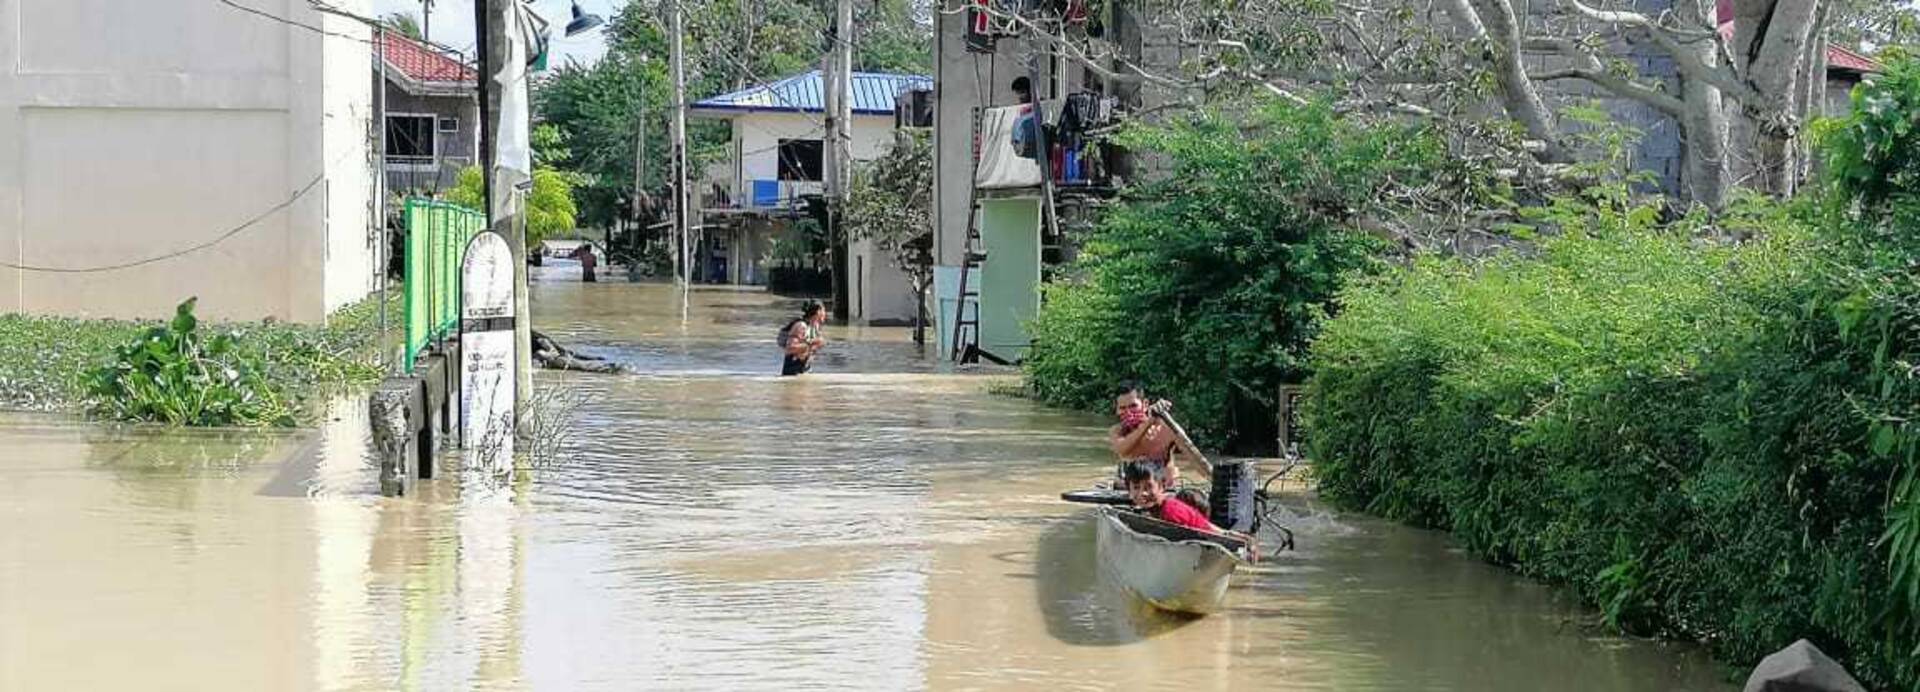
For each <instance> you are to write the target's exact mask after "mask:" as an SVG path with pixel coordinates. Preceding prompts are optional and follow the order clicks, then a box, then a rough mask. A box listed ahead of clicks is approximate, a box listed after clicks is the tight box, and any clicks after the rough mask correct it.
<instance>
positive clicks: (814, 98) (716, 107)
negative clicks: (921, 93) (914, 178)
mask: <svg viewBox="0 0 1920 692" xmlns="http://www.w3.org/2000/svg"><path fill="white" fill-rule="evenodd" d="M823 85H824V80H822V79H821V78H820V71H819V70H814V71H812V72H807V73H803V74H797V75H794V76H792V77H788V78H786V79H782V80H778V81H775V82H772V83H770V84H762V85H759V86H755V87H748V88H746V89H741V90H740V91H736V92H733V93H731V94H722V95H719V96H715V97H713V98H710V99H706V100H704V101H698V102H696V103H694V104H693V106H692V107H693V109H694V110H702V111H733V112H751V111H789V112H802V111H804V112H812V113H820V112H824V111H825V110H826V108H825V106H824V105H823V104H824V103H825V102H826V96H825V92H824V90H823V89H822V87H823ZM913 87H924V88H928V89H931V88H933V78H932V77H922V76H919V75H905V74H887V73H883V72H855V73H853V112H855V113H865V114H869V115H885V114H889V113H892V112H893V100H894V97H895V96H897V95H899V94H900V92H902V91H906V90H908V89H910V88H913Z"/></svg>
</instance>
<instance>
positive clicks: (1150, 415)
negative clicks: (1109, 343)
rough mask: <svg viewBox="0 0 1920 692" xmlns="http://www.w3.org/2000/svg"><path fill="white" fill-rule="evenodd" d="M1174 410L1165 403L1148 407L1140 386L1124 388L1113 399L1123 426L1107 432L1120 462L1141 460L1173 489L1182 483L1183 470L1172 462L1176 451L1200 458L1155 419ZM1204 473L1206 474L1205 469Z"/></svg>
mask: <svg viewBox="0 0 1920 692" xmlns="http://www.w3.org/2000/svg"><path fill="white" fill-rule="evenodd" d="M1172 408H1173V403H1172V402H1169V401H1167V400H1166V399H1160V400H1157V401H1154V402H1153V403H1152V404H1148V403H1147V398H1146V396H1145V395H1143V394H1142V393H1141V392H1140V387H1139V386H1138V385H1132V384H1129V385H1123V386H1121V387H1120V390H1119V392H1117V393H1116V394H1115V395H1114V397H1113V414H1114V415H1115V416H1118V417H1119V418H1120V422H1119V423H1118V424H1116V425H1114V426H1113V427H1112V428H1108V429H1107V445H1108V446H1109V447H1111V448H1113V453H1114V455H1115V456H1118V457H1120V460H1121V461H1135V460H1140V461H1144V462H1147V463H1148V464H1150V465H1152V466H1153V468H1154V472H1155V474H1156V475H1158V476H1159V478H1160V483H1161V485H1163V486H1164V487H1168V488H1172V487H1175V486H1177V485H1178V484H1179V482H1180V468H1179V467H1178V466H1177V465H1175V463H1174V460H1173V453H1174V451H1176V450H1178V451H1179V452H1180V454H1181V456H1184V457H1187V458H1189V459H1198V458H1199V455H1198V454H1196V453H1195V452H1194V451H1193V450H1192V449H1187V448H1186V445H1185V444H1183V443H1182V442H1180V436H1179V435H1176V434H1174V432H1173V428H1172V426H1169V425H1167V423H1166V421H1164V420H1161V419H1160V417H1158V416H1156V415H1154V414H1155V413H1156V412H1158V413H1165V412H1167V411H1168V410H1170V409H1172ZM1201 473H1203V474H1204V473H1206V471H1205V469H1202V470H1201Z"/></svg>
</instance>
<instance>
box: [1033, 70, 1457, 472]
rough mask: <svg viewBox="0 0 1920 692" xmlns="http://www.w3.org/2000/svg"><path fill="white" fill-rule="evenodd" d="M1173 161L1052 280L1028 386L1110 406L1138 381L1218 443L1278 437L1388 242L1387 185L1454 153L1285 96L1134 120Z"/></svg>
mask: <svg viewBox="0 0 1920 692" xmlns="http://www.w3.org/2000/svg"><path fill="white" fill-rule="evenodd" d="M1121 143H1122V144H1123V145H1125V146H1127V147H1129V148H1132V149H1135V150H1141V151H1152V152H1154V153H1155V155H1156V156H1159V157H1161V158H1162V159H1163V161H1162V163H1163V164H1164V170H1165V172H1166V175H1165V176H1164V177H1162V178H1160V179H1157V180H1154V181H1150V182H1147V183H1144V184H1141V185H1139V186H1137V187H1135V188H1132V189H1129V190H1128V191H1127V193H1126V195H1125V196H1124V198H1123V199H1122V201H1121V203H1120V204H1118V205H1116V207H1115V208H1114V209H1112V210H1111V211H1110V212H1109V213H1108V214H1107V215H1106V216H1105V217H1104V218H1103V219H1102V220H1101V222H1100V224H1099V225H1098V226H1097V227H1096V228H1095V229H1094V230H1093V231H1092V233H1091V235H1090V237H1089V238H1087V239H1086V241H1085V243H1084V246H1083V251H1082V253H1081V255H1080V256H1079V258H1078V259H1077V261H1076V262H1075V263H1074V264H1073V265H1072V266H1070V267H1068V269H1067V271H1066V272H1065V278H1064V279H1062V280H1061V281H1058V282H1056V283H1055V284H1053V285H1051V286H1049V287H1048V290H1047V293H1046V301H1045V303H1044V305H1043V307H1042V309H1041V311H1040V315H1039V317H1038V318H1037V319H1036V320H1035V321H1034V323H1033V324H1032V325H1030V329H1031V332H1032V334H1033V349H1032V351H1031V353H1030V355H1029V357H1028V359H1027V361H1026V363H1025V373H1026V382H1027V386H1028V388H1029V389H1030V390H1031V391H1032V392H1033V393H1034V394H1035V395H1037V396H1038V397H1039V398H1041V399H1042V400H1045V401H1049V402H1052V403H1056V404H1063V405H1068V406H1074V407H1083V408H1092V409H1095V410H1102V409H1105V408H1106V407H1108V406H1109V405H1110V404H1109V396H1110V390H1111V388H1112V387H1113V385H1115V384H1117V383H1118V382H1120V381H1123V380H1137V381H1139V382H1141V383H1142V384H1144V385H1145V386H1146V387H1147V388H1148V389H1149V390H1150V391H1152V392H1154V393H1156V394H1164V395H1166V396H1169V397H1172V398H1174V399H1176V400H1177V401H1178V403H1179V407H1180V410H1181V411H1182V412H1184V413H1185V414H1186V415H1184V416H1183V419H1184V420H1186V422H1188V423H1189V424H1190V425H1191V426H1192V428H1191V431H1192V432H1193V433H1195V435H1196V436H1197V437H1199V438H1201V439H1208V440H1210V441H1212V442H1215V443H1227V444H1239V445H1242V446H1254V445H1259V444H1270V442H1271V440H1272V439H1273V437H1272V435H1271V431H1272V429H1273V427H1272V426H1273V418H1274V416H1273V412H1274V406H1275V401H1274V399H1275V397H1276V394H1277V390H1278V385H1280V384H1281V383H1285V382H1297V381H1299V380H1300V379H1301V378H1302V377H1303V376H1304V372H1305V367H1304V365H1305V364H1304V357H1305V353H1306V346H1307V344H1308V343H1309V342H1310V341H1311V340H1312V339H1313V337H1314V335H1315V333H1316V332H1317V331H1318V329H1319V325H1320V323H1321V321H1322V320H1323V319H1324V317H1325V315H1326V314H1327V311H1328V301H1329V300H1330V299H1331V298H1332V297H1333V295H1334V292H1335V290H1337V288H1338V287H1339V286H1340V285H1341V282H1342V281H1344V280H1345V279H1346V277H1348V276H1349V275H1354V274H1362V273H1366V272H1370V271H1374V270H1376V269H1377V268H1378V267H1379V266H1381V265H1380V262H1379V260H1378V257H1379V256H1380V254H1381V251H1382V249H1383V248H1384V247H1385V246H1386V243H1385V242H1383V241H1382V240H1381V239H1380V238H1378V237H1375V236H1373V235H1369V234H1367V233H1364V232H1362V231H1359V230H1357V227H1358V225H1359V224H1358V221H1359V219H1361V218H1363V217H1365V216H1367V215H1369V214H1370V213H1372V212H1376V211H1379V210H1381V209H1382V208H1383V207H1384V204H1383V203H1382V202H1381V201H1380V200H1381V199H1382V198H1383V197H1386V196H1387V195H1385V194H1384V192H1385V191H1386V190H1388V189H1397V188H1395V186H1404V187H1407V188H1412V187H1418V186H1422V185H1425V184H1427V183H1429V182H1430V181H1432V180H1433V179H1434V178H1436V177H1437V176H1438V175H1439V174H1438V171H1441V170H1443V169H1444V168H1445V167H1446V166H1447V155H1446V148H1445V146H1444V145H1443V143H1442V142H1441V141H1440V139H1439V138H1438V137H1437V136H1435V135H1434V134H1433V133H1431V132H1430V131H1428V130H1427V129H1425V128H1423V127H1420V126H1409V125H1398V124H1368V123H1363V122H1359V121H1356V120H1350V119H1345V118H1341V117H1338V116H1336V115H1335V114H1334V113H1332V112H1331V111H1330V110H1329V109H1327V108H1325V107H1321V106H1307V107H1297V106H1292V105H1287V104H1281V103H1269V104H1263V105H1259V106H1255V107H1251V108H1250V109H1249V110H1247V111H1245V112H1237V113H1233V114H1231V116H1229V115H1225V114H1222V113H1218V112H1214V113H1207V114H1203V115H1201V116H1198V117H1195V118H1193V119H1190V120H1185V121H1182V122H1178V123H1175V124H1173V125H1170V126H1166V127H1161V128H1141V129H1134V130H1131V131H1128V132H1126V133H1124V135H1123V136H1122V138H1121Z"/></svg>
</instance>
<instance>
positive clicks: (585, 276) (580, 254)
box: [573, 243, 600, 283]
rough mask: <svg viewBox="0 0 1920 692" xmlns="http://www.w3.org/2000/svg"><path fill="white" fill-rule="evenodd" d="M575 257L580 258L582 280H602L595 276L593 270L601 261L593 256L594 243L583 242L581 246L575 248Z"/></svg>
mask: <svg viewBox="0 0 1920 692" xmlns="http://www.w3.org/2000/svg"><path fill="white" fill-rule="evenodd" d="M573 258H574V259H577V260H580V280H581V281H584V282H587V283H594V282H597V281H599V280H600V279H599V278H597V277H596V276H595V273H594V271H593V269H594V267H595V266H596V265H598V264H599V263H600V260H599V258H597V257H594V256H593V245H592V244H591V243H581V244H580V247H576V248H574V249H573Z"/></svg>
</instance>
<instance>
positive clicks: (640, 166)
mask: <svg viewBox="0 0 1920 692" xmlns="http://www.w3.org/2000/svg"><path fill="white" fill-rule="evenodd" d="M642 64H644V62H643V63H642ZM646 198H647V90H646V86H645V85H644V84H643V85H642V86H641V88H640V99H639V105H638V106H637V107H635V108H634V116H633V203H632V204H631V205H629V206H628V211H630V212H632V213H633V236H632V237H630V238H627V246H628V249H630V250H632V251H633V259H632V260H630V261H631V262H632V263H633V264H634V265H635V266H634V267H629V268H628V269H629V273H628V275H629V276H638V275H637V274H633V273H632V271H631V270H632V269H635V268H637V266H638V265H639V263H640V232H641V230H642V228H643V225H644V223H645V219H646V218H647V217H646V213H645V212H644V211H643V210H642V208H641V206H640V203H641V200H644V199H646Z"/></svg>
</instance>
